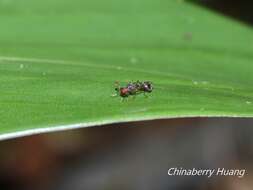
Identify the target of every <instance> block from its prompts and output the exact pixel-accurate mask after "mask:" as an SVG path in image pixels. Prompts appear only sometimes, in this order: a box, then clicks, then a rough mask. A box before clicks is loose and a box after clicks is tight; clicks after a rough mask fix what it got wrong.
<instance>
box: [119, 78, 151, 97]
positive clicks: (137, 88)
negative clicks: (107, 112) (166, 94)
mask: <svg viewBox="0 0 253 190" xmlns="http://www.w3.org/2000/svg"><path fill="white" fill-rule="evenodd" d="M115 86H116V87H115V91H116V93H117V94H118V95H119V96H121V97H123V98H125V97H128V96H134V95H137V94H140V93H144V95H145V93H146V92H147V93H150V92H152V90H153V86H152V83H151V82H150V81H144V82H140V81H136V82H129V83H128V84H127V85H126V87H121V86H120V85H119V82H118V81H117V82H115Z"/></svg>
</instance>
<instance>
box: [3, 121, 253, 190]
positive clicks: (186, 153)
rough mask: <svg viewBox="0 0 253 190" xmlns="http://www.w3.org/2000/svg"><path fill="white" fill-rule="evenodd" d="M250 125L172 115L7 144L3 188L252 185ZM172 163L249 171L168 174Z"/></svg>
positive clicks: (231, 188)
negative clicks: (242, 173) (239, 174)
mask: <svg viewBox="0 0 253 190" xmlns="http://www.w3.org/2000/svg"><path fill="white" fill-rule="evenodd" d="M252 125H253V119H229V118H227V119H226V118H216V119H215V118H213V119H211V118H209V119H208V118H195V119H168V120H157V121H147V122H132V123H123V124H113V125H106V126H100V127H91V128H84V129H78V130H72V131H65V132H57V133H51V134H43V135H36V136H31V137H24V138H18V139H15V140H7V141H2V142H0V149H1V157H0V186H1V189H5V190H6V189H19V190H22V189H26V190H33V189H36V190H40V189H49V190H54V189H61V190H73V189H75V190H84V189H91V190H93V189H94V190H107V189H108V190H109V189H110V190H114V189H115V190H117V189H123V190H124V189H126V190H128V189H131V190H154V189H157V190H158V189H159V190H160V189H161V190H163V189H164V190H168V189H179V190H184V189H185V190H191V189H194V190H216V189H217V190H218V189H223V190H238V189H240V190H251V189H252V186H253V165H252V159H253V138H252V136H253V127H252ZM171 167H183V168H193V167H195V168H203V169H206V168H208V169H209V168H211V169H215V168H218V167H222V168H223V167H225V168H226V169H246V176H245V177H243V178H238V177H235V176H232V177H220V176H217V177H212V178H207V177H190V176H188V177H183V176H168V175H167V171H168V169H169V168H171Z"/></svg>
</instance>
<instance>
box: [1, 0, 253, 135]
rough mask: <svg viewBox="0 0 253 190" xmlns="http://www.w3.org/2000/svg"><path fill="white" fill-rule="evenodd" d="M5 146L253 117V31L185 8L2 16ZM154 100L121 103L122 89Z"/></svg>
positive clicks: (43, 9)
mask: <svg viewBox="0 0 253 190" xmlns="http://www.w3.org/2000/svg"><path fill="white" fill-rule="evenodd" d="M0 23H1V30H0V91H1V94H0V106H1V109H0V121H1V123H0V139H5V138H10V137H16V136H22V135H27V134H34V133H40V132H48V131H56V130H63V129H70V128H78V127H85V126H94V125H100V124H105V123H114V122H123V121H134V120H147V119H155V118H174V117H195V116H208V117H213V116H229V117H252V116H253V87H252V82H253V64H252V61H253V31H252V29H251V28H250V27H248V26H245V25H243V24H241V23H239V22H235V21H232V20H230V19H228V18H225V17H223V16H221V15H217V14H215V13H212V12H210V11H208V10H205V9H204V8H201V7H198V6H195V5H192V4H190V3H187V2H184V1H179V0H157V1H154V0H128V1H123V0H122V1H119V0H107V1H100V0H85V1H83V0H72V1H62V0H43V1H34V0H22V1H1V6H0ZM136 80H141V81H143V80H149V81H152V82H153V85H154V91H153V92H152V93H150V94H148V98H146V97H145V96H144V95H143V94H140V95H138V96H136V97H135V98H133V97H130V98H129V99H128V100H124V101H121V98H120V97H112V96H111V95H112V94H113V93H114V82H115V81H121V82H122V85H124V84H126V82H127V81H136Z"/></svg>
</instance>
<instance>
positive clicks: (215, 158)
mask: <svg viewBox="0 0 253 190" xmlns="http://www.w3.org/2000/svg"><path fill="white" fill-rule="evenodd" d="M189 3H195V4H197V5H198V6H204V7H206V8H208V9H211V10H213V11H217V12H219V13H220V14H223V15H226V16H228V17H231V19H236V20H239V21H242V22H244V23H246V24H248V25H252V24H253V11H252V8H253V6H252V2H251V1H243V0H241V1H238V0H189ZM252 126H253V119H232V118H194V119H168V120H156V121H146V122H133V123H123V124H113V125H106V126H100V127H91V128H84V129H78V130H72V131H65V132H57V133H51V134H43V135H36V136H30V137H24V138H18V139H14V140H6V141H1V142H0V150H1V151H0V187H1V189H5V190H8V189H18V190H23V189H24V190H34V189H36V190H42V189H43V190H44V189H48V190H53V189H61V190H84V189H88V190H90V189H91V190H93V189H94V190H107V189H108V190H109V189H110V190H114V189H122V190H124V189H126V190H129V189H131V190H153V189H156V190H160V189H161V190H163V189H164V190H168V189H178V190H184V189H185V190H191V189H194V190H216V189H217V190H218V189H223V190H238V189H240V190H251V189H252V187H253V165H252V159H253V138H252V136H253V127H252ZM170 167H184V168H193V167H195V168H217V167H225V168H228V169H230V168H231V169H235V168H238V169H246V176H245V177H244V178H238V177H213V178H207V177H182V176H180V177H176V176H175V177H171V176H168V175H167V170H168V169H169V168H170Z"/></svg>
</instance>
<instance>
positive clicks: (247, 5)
mask: <svg viewBox="0 0 253 190" xmlns="http://www.w3.org/2000/svg"><path fill="white" fill-rule="evenodd" d="M186 1H188V2H191V3H196V4H198V5H202V6H205V7H208V8H209V9H212V10H215V11H217V12H219V13H221V14H224V15H227V16H230V17H232V18H233V19H237V20H239V21H242V22H244V23H246V24H249V25H253V11H252V8H253V2H252V1H251V0H240V1H238V0H186Z"/></svg>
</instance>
